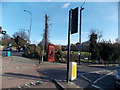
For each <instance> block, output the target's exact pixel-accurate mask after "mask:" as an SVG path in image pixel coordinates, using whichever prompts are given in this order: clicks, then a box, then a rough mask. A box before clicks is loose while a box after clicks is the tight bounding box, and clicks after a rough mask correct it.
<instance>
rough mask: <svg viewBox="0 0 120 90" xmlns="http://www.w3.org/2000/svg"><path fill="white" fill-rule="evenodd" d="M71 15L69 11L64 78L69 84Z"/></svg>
mask: <svg viewBox="0 0 120 90" xmlns="http://www.w3.org/2000/svg"><path fill="white" fill-rule="evenodd" d="M71 14H72V10H70V11H69V26H68V48H67V77H66V82H69V62H70V31H71V27H70V26H71Z"/></svg>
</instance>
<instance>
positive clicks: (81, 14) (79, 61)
mask: <svg viewBox="0 0 120 90" xmlns="http://www.w3.org/2000/svg"><path fill="white" fill-rule="evenodd" d="M83 9H84V8H82V7H81V9H80V31H79V58H78V59H79V60H78V61H79V65H80V64H81V63H80V58H81V27H82V10H83Z"/></svg>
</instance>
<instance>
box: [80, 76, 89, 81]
mask: <svg viewBox="0 0 120 90" xmlns="http://www.w3.org/2000/svg"><path fill="white" fill-rule="evenodd" d="M81 77H83V78H84V79H86V80H87V81H89V82H91V80H90V79H88V78H86V77H85V76H83V75H81Z"/></svg>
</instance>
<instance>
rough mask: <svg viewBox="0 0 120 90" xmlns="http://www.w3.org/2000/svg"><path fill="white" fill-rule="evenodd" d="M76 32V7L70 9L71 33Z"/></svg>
mask: <svg viewBox="0 0 120 90" xmlns="http://www.w3.org/2000/svg"><path fill="white" fill-rule="evenodd" d="M77 32H78V7H77V8H75V9H72V19H71V34H73V33H77Z"/></svg>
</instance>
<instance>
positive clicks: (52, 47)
mask: <svg viewBox="0 0 120 90" xmlns="http://www.w3.org/2000/svg"><path fill="white" fill-rule="evenodd" d="M54 56H55V45H54V44H49V45H48V61H49V62H53V61H54Z"/></svg>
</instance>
